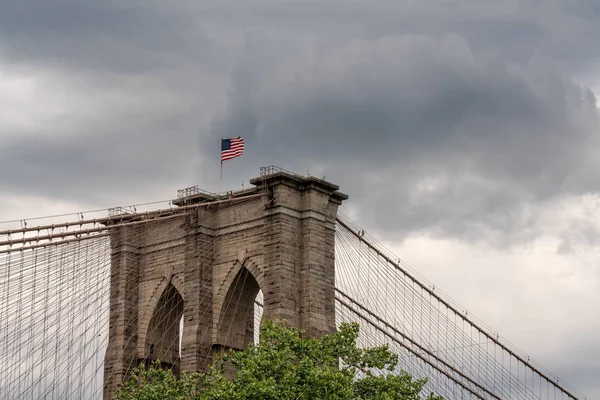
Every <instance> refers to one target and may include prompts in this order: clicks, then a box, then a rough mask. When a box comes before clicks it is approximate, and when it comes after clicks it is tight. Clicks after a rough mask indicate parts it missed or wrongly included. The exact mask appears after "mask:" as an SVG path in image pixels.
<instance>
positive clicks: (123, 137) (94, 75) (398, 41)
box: [0, 0, 600, 387]
mask: <svg viewBox="0 0 600 400" xmlns="http://www.w3.org/2000/svg"><path fill="white" fill-rule="evenodd" d="M0 2H1V1H0ZM1 3H2V4H1V9H2V12H0V79H1V80H0V107H2V105H3V104H4V105H5V106H6V107H2V109H3V110H7V109H8V108H7V107H8V106H10V105H11V104H14V103H15V100H14V99H13V98H12V97H11V96H12V95H11V94H10V93H9V94H5V93H4V92H2V87H3V86H2V83H3V82H5V83H6V82H8V83H10V81H11V79H13V78H14V77H18V78H19V79H25V80H26V81H28V80H31V82H32V83H31V85H32V89H31V96H30V97H31V98H29V97H27V98H26V99H24V100H22V101H23V104H24V105H23V106H22V107H24V110H26V112H25V115H26V114H27V112H31V113H32V114H31V117H29V118H22V119H23V123H18V121H17V122H15V118H17V117H14V116H13V115H12V114H11V115H8V113H7V112H6V111H4V112H5V113H6V114H3V113H2V112H1V111H0V190H1V191H2V193H3V195H4V196H7V195H10V194H12V195H14V196H17V197H18V196H21V195H27V196H40V195H43V196H47V197H51V198H54V199H57V200H75V199H76V200H77V202H79V203H85V204H90V206H91V207H100V206H102V207H109V206H113V205H118V204H124V203H131V202H143V201H147V200H154V199H156V198H157V197H159V198H162V197H165V196H167V195H174V194H175V189H177V188H180V187H183V186H188V185H191V184H196V183H198V184H200V185H201V186H202V187H203V188H207V189H213V190H216V188H217V187H218V177H219V172H218V168H219V161H218V157H219V154H218V146H219V144H218V140H219V138H220V137H227V136H237V135H242V136H243V137H244V138H245V139H246V142H247V152H246V154H245V155H244V157H242V158H240V159H236V160H234V161H231V162H228V163H226V165H225V173H226V174H225V177H226V185H225V186H226V187H229V188H233V187H237V186H238V185H239V184H240V183H241V182H240V181H241V179H244V178H245V179H247V178H249V177H250V176H251V175H254V174H255V173H257V172H258V167H259V166H262V165H265V164H271V163H273V164H278V165H281V166H283V167H286V168H289V169H294V170H298V171H301V172H304V171H306V169H310V172H311V173H314V174H319V175H326V176H327V178H328V179H331V180H332V181H335V182H336V183H339V184H340V186H341V187H342V189H343V190H344V191H346V192H348V193H349V194H350V195H351V201H350V202H348V204H347V206H346V208H345V209H346V210H351V211H353V210H359V212H357V215H359V217H358V219H359V220H360V223H361V225H363V226H365V227H366V228H368V229H369V228H372V230H374V231H377V233H378V234H381V235H383V236H384V237H386V238H393V239H399V240H402V239H404V238H407V237H411V236H416V235H421V234H425V235H433V236H437V237H441V238H448V239H451V240H461V241H465V242H468V243H471V244H473V243H478V242H483V243H485V244H486V245H492V247H496V248H503V247H504V246H510V245H523V244H526V243H529V242H530V241H531V240H534V239H536V238H539V237H540V236H541V235H543V234H545V233H548V231H549V229H550V228H549V223H550V221H552V220H553V219H552V217H553V215H552V213H553V212H554V211H553V207H557V206H556V204H557V203H560V202H561V201H563V200H564V201H566V200H568V199H569V198H571V197H578V196H582V195H590V196H594V195H596V193H597V192H598V190H599V188H600V182H599V181H598V177H597V176H598V174H597V173H596V171H597V170H598V167H599V166H598V161H597V158H598V157H597V154H598V150H599V146H598V133H599V131H600V130H599V125H598V115H597V109H596V107H595V105H594V104H595V101H596V100H595V98H594V96H593V95H592V93H591V92H590V91H589V89H588V88H586V86H585V85H584V84H583V83H581V82H582V81H584V80H588V77H589V76H592V77H594V76H596V78H593V79H597V74H598V72H597V71H594V68H595V67H597V65H598V62H599V60H600V47H598V46H597V45H596V42H597V39H596V38H597V37H600V9H599V8H598V4H597V1H595V0H587V1H575V2H570V3H569V4H566V3H563V2H560V1H558V0H556V1H554V0H551V1H544V2H541V3H540V2H537V1H529V0H523V1H517V0H509V1H503V2H497V1H482V2H467V1H463V2H445V1H430V2H421V3H418V2H417V3H415V2H413V1H408V0H406V1H393V2H392V1H385V0H380V1H378V2H377V3H376V4H375V3H373V2H358V1H355V2H346V1H344V2H341V1H330V2H327V3H323V2H320V1H319V2H318V1H304V2H289V3H286V4H283V3H275V2H272V1H267V0H255V1H249V2H245V3H244V4H245V5H244V6H241V5H240V3H239V2H238V1H223V0H221V1H218V2H216V1H215V2H211V1H203V2H200V3H198V2H192V1H184V0H175V1H170V2H169V3H168V5H167V4H166V3H164V2H160V1H158V0H151V1H144V2H140V1H136V0H131V1H113V0H108V1H103V2H89V1H88V2H80V1H73V0H54V1H52V2H40V1H36V0H22V1H19V2H9V1H3V2H1ZM582 77H586V78H585V79H583V78H582ZM14 79H17V78H14ZM28 82H29V81H28ZM578 82H580V83H578ZM18 104H19V105H20V104H21V103H18ZM33 104H35V105H36V107H39V110H38V109H37V108H36V107H29V106H31V105H33ZM40 104H41V105H40ZM34 108H35V110H34ZM34 111H35V113H34ZM41 116H43V118H42V117H41ZM248 171H251V172H248ZM252 171H254V172H252ZM558 213H559V212H558V211H557V212H556V214H558ZM593 215H594V210H590V212H589V214H586V215H583V216H581V217H578V218H570V217H568V216H560V218H558V216H554V217H556V218H557V219H560V220H561V221H562V222H561V223H562V225H561V226H559V227H552V229H553V230H552V232H551V233H552V234H556V235H558V236H559V238H560V239H562V243H561V244H559V246H558V247H557V249H558V251H559V252H560V254H562V255H564V257H569V256H572V255H573V254H575V253H577V252H578V251H581V247H584V248H593V247H596V246H597V245H596V243H597V240H596V239H597V238H598V237H599V236H598V225H597V224H596V223H595V221H591V222H590V220H591V219H592V218H593ZM589 276H590V277H596V276H597V273H595V272H590V273H589ZM565 351H566V350H565ZM561 354H562V353H561ZM583 359H585V357H583V356H581V357H580V356H579V355H573V356H572V358H570V360H573V362H574V363H578V365H583V364H581V360H583ZM588 367H589V368H590V369H593V370H595V369H594V368H595V367H594V366H593V365H592V366H588ZM564 368H565V371H566V372H565V373H566V374H567V375H568V376H573V375H577V374H579V372H573V373H572V374H571V372H569V371H567V367H564ZM573 368H574V369H573V370H575V369H576V368H575V367H573ZM559 372H560V371H559ZM581 376H583V374H581ZM581 379H582V382H583V381H584V380H585V381H586V382H592V381H593V379H592V378H591V377H590V379H587V378H586V379H584V378H581ZM582 385H583V386H585V385H584V384H583V383H582ZM592 386H593V385H592V384H590V387H592Z"/></svg>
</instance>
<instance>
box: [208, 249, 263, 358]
mask: <svg viewBox="0 0 600 400" xmlns="http://www.w3.org/2000/svg"><path fill="white" fill-rule="evenodd" d="M262 281H263V275H262V273H261V272H260V270H259V268H258V266H257V265H256V264H255V263H253V262H252V261H250V260H245V261H244V262H243V263H241V262H239V261H237V262H236V263H235V264H234V265H233V267H232V268H231V269H230V270H229V271H228V273H227V275H226V277H225V279H224V281H223V285H222V286H221V288H220V289H219V291H218V293H217V295H216V296H215V308H214V309H215V314H214V319H213V343H214V344H216V345H218V346H222V347H227V348H235V349H243V348H245V347H246V346H247V345H248V344H249V343H251V342H253V341H254V300H255V299H256V296H257V294H258V292H259V290H260V287H261V285H260V284H261V283H262ZM234 321H235V323H234Z"/></svg>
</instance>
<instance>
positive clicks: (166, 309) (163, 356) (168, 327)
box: [144, 283, 184, 374]
mask: <svg viewBox="0 0 600 400" xmlns="http://www.w3.org/2000/svg"><path fill="white" fill-rule="evenodd" d="M183 306H184V304H183V297H182V296H181V294H180V293H179V291H177V289H176V288H175V286H173V285H172V284H171V283H169V284H168V285H167V287H166V288H165V290H164V292H163V294H162V295H161V296H160V299H159V300H158V303H157V304H156V308H155V309H154V313H153V314H152V318H151V319H150V324H149V325H148V333H147V336H146V345H145V355H146V358H145V360H144V361H145V362H146V364H149V363H152V362H154V361H157V360H159V361H160V363H161V366H162V367H163V368H167V369H173V372H174V373H176V374H178V373H179V363H180V358H181V357H180V346H181V339H180V337H181V321H182V318H183Z"/></svg>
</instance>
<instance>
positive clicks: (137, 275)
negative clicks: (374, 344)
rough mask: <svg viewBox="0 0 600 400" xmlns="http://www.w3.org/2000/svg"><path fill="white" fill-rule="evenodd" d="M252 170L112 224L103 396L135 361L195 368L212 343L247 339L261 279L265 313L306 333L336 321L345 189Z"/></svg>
mask: <svg viewBox="0 0 600 400" xmlns="http://www.w3.org/2000/svg"><path fill="white" fill-rule="evenodd" d="M251 182H252V183H253V184H254V185H255V186H256V188H254V189H253V190H245V191H243V192H236V193H233V194H231V197H232V201H229V202H213V203H211V204H210V205H202V204H198V205H197V207H192V208H189V212H185V213H182V214H181V216H180V217H178V218H170V219H168V220H164V221H161V220H158V221H152V222H148V223H147V224H143V225H137V226H130V227H121V228H117V229H114V231H113V233H112V236H111V240H112V266H111V291H110V326H109V345H108V348H107V352H106V356H105V363H104V364H105V365H104V374H105V376H104V398H106V399H108V398H112V393H113V392H114V389H115V388H116V386H117V385H118V384H119V383H120V382H122V381H123V379H124V378H126V377H127V376H128V375H129V373H130V371H131V370H132V369H133V368H134V367H135V366H136V365H137V364H138V363H140V362H148V361H152V360H155V359H160V360H161V361H162V362H163V363H164V365H165V366H166V367H173V368H174V370H176V371H179V370H189V371H200V370H203V369H205V368H206V367H207V366H208V365H209V364H210V363H211V362H212V359H213V357H214V354H215V353H216V352H218V351H222V350H223V349H226V348H243V347H245V346H247V345H248V344H249V343H250V342H251V341H252V340H253V331H254V300H255V298H256V295H257V293H258V291H259V290H262V292H263V298H264V300H263V303H264V317H265V318H268V319H275V320H277V319H285V320H287V321H288V323H289V324H290V325H292V326H296V327H300V328H302V329H305V330H306V331H307V334H308V335H310V336H319V335H322V334H324V333H328V332H332V331H333V330H334V329H335V303H334V302H335V278H334V276H335V274H334V230H335V217H336V215H337V208H338V206H339V205H340V204H341V202H342V201H343V200H344V199H346V198H347V197H346V196H345V195H344V194H342V193H339V192H338V191H337V189H338V188H337V186H335V185H333V184H331V183H328V182H325V181H322V180H319V179H315V178H312V177H300V176H297V175H293V174H288V173H281V172H279V173H274V174H271V175H267V176H261V177H260V178H255V179H253V180H252V181H251ZM261 193H262V194H263V195H262V196H257V195H259V194H261ZM200 200H204V201H206V199H200ZM200 200H198V201H200ZM219 200H223V199H219ZM181 204H182V206H183V205H185V206H187V207H189V206H190V204H193V199H191V200H189V199H188V201H182V202H181ZM182 315H183V320H184V322H183V331H182V332H180V331H179V329H180V324H179V321H180V319H181V316H182ZM180 340H181V349H179V341H180ZM179 351H180V352H181V357H179Z"/></svg>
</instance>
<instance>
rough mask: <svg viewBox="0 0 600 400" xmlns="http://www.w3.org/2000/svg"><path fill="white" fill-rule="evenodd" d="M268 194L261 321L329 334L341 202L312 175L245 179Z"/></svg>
mask: <svg viewBox="0 0 600 400" xmlns="http://www.w3.org/2000/svg"><path fill="white" fill-rule="evenodd" d="M251 183H253V184H255V185H261V186H262V187H264V188H266V189H267V190H268V191H269V193H271V205H270V207H269V208H268V209H267V212H266V215H265V218H266V222H265V225H266V226H265V236H264V275H265V276H264V282H265V283H264V285H265V287H263V288H262V290H263V294H264V310H265V311H264V312H265V317H266V318H267V319H272V320H279V319H285V320H286V321H287V322H288V324H289V325H291V326H295V327H299V328H301V329H303V330H305V331H306V333H307V335H308V336H321V335H323V334H325V333H331V332H333V331H334V330H335V262H334V252H335V249H334V238H335V218H336V215H337V209H338V206H339V205H340V204H341V203H342V201H343V200H345V199H347V198H348V196H346V195H345V194H343V193H340V192H339V191H338V189H339V187H338V186H337V185H334V184H332V183H329V182H326V181H324V180H321V179H317V178H315V177H302V176H298V175H295V174H291V173H286V172H278V173H275V174H271V175H267V176H263V177H261V178H256V179H253V180H251Z"/></svg>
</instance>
